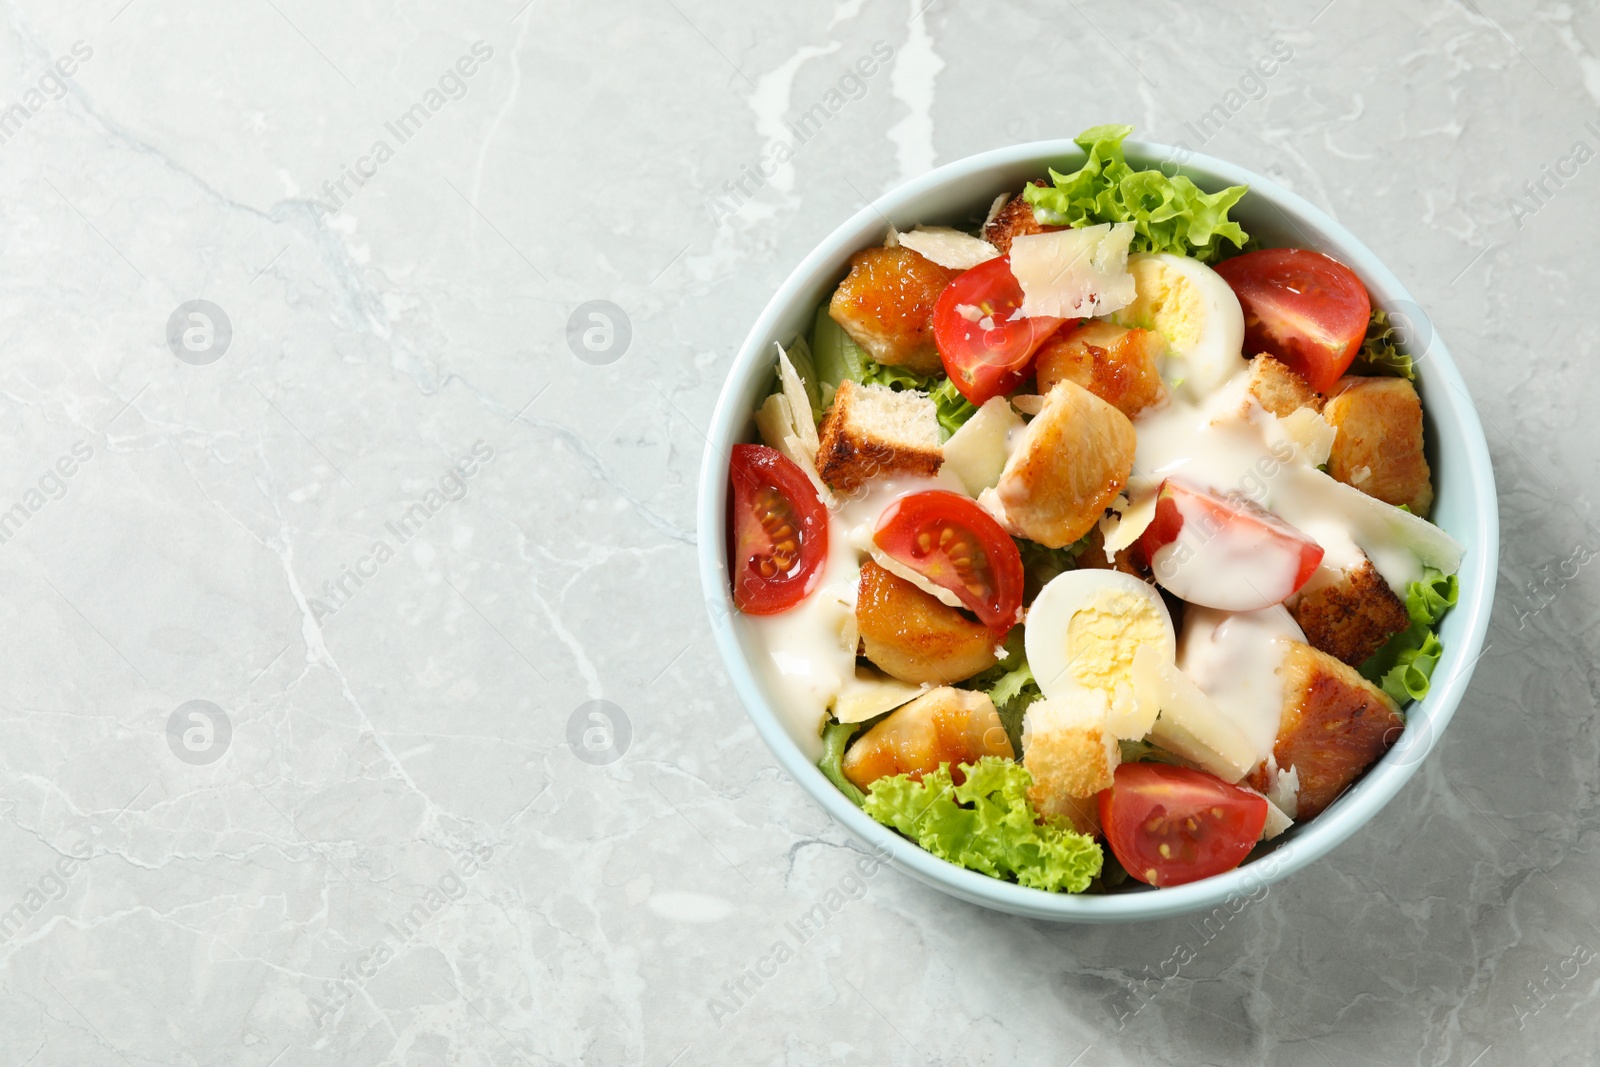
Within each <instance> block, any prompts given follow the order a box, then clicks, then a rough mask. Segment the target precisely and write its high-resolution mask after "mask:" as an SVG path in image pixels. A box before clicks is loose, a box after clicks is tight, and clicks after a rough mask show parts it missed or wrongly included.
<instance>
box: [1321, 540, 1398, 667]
mask: <svg viewBox="0 0 1600 1067" xmlns="http://www.w3.org/2000/svg"><path fill="white" fill-rule="evenodd" d="M1294 621H1295V622H1297V623H1299V624H1300V629H1302V630H1304V631H1305V635H1306V640H1307V641H1308V642H1310V644H1311V647H1312V648H1316V649H1321V650H1322V651H1323V652H1326V653H1327V654H1328V655H1330V656H1332V657H1334V658H1335V659H1341V660H1344V662H1346V663H1348V664H1350V666H1352V667H1359V666H1361V664H1363V663H1365V662H1366V661H1367V658H1368V657H1370V656H1371V655H1372V654H1373V653H1374V652H1376V651H1378V649H1379V648H1381V647H1383V643H1384V642H1385V641H1387V640H1389V638H1390V636H1391V635H1393V634H1397V633H1399V632H1400V631H1401V630H1404V629H1405V628H1406V627H1407V626H1410V625H1411V618H1410V616H1408V615H1407V614H1406V606H1405V604H1404V602H1402V601H1401V599H1400V598H1399V597H1397V596H1395V594H1394V590H1392V589H1390V588H1389V583H1388V582H1386V581H1384V580H1383V576H1382V575H1380V574H1379V573H1378V572H1377V570H1376V569H1375V568H1374V567H1373V566H1372V562H1371V561H1370V560H1362V561H1361V565H1360V566H1358V567H1353V568H1351V569H1350V570H1348V571H1345V572H1344V573H1343V574H1342V575H1340V577H1339V578H1338V580H1336V581H1330V582H1327V583H1325V584H1321V585H1319V584H1317V579H1315V578H1313V579H1312V583H1311V585H1309V586H1308V587H1307V588H1306V590H1305V591H1303V592H1302V593H1301V594H1300V602H1299V603H1298V604H1296V605H1295V608H1294Z"/></svg>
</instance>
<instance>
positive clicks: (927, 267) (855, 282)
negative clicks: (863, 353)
mask: <svg viewBox="0 0 1600 1067" xmlns="http://www.w3.org/2000/svg"><path fill="white" fill-rule="evenodd" d="M959 273H961V272H960V271H954V270H949V269H948V268H945V267H941V266H939V265H938V264H937V263H935V262H933V261H932V260H931V259H928V258H927V257H925V256H923V255H921V254H920V253H917V252H913V251H912V250H911V249H909V248H907V247H905V246H904V245H901V246H899V247H898V248H864V249H862V250H861V251H860V252H857V253H856V254H855V255H853V256H851V257H850V273H849V274H848V275H846V276H845V279H844V281H842V282H840V283H839V288H838V289H835V290H834V293H833V300H832V301H831V302H830V303H829V304H828V314H829V315H830V316H832V318H833V321H834V322H837V323H838V324H839V325H840V326H842V327H844V332H845V333H847V334H849V335H850V337H851V339H852V340H854V341H855V343H856V344H858V345H860V346H861V347H862V348H864V349H866V350H867V354H868V355H870V356H871V357H872V358H873V359H875V360H877V361H878V362H879V363H883V364H886V365H888V366H891V367H906V368H907V369H909V370H913V371H916V372H917V373H918V374H932V373H934V372H935V371H937V370H939V369H940V367H941V365H942V364H941V363H940V361H939V350H938V348H936V347H935V346H934V343H933V305H934V304H935V303H936V302H937V301H938V299H939V294H940V293H942V292H944V287H945V286H946V285H948V284H949V283H950V279H952V278H954V277H955V276H956V275H957V274H959Z"/></svg>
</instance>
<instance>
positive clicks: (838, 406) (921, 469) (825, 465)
mask: <svg viewBox="0 0 1600 1067" xmlns="http://www.w3.org/2000/svg"><path fill="white" fill-rule="evenodd" d="M943 463H944V448H943V445H942V444H941V443H940V441H939V414H938V409H937V408H935V407H934V403H933V401H932V400H930V399H928V397H927V395H926V394H924V393H919V392H917V391H916V390H913V389H908V390H905V391H903V392H896V391H895V390H893V389H891V388H889V387H888V386H887V385H861V384H859V383H857V382H854V381H851V380H850V379H848V378H846V379H845V380H844V381H842V382H840V383H839V391H838V392H837V393H835V394H834V397H833V407H831V408H829V409H828V414H827V416H826V417H824V418H823V420H822V430H821V433H820V435H819V441H818V446H817V469H818V471H819V473H821V475H822V480H823V481H825V482H827V483H828V484H829V485H830V486H832V487H833V488H834V489H835V490H837V491H839V492H841V493H853V492H855V490H857V489H859V488H860V487H861V485H862V483H863V482H865V481H867V480H868V479H869V478H880V477H886V476H888V475H891V474H914V475H921V476H923V477H927V478H931V477H933V476H934V475H935V474H938V473H939V467H940V466H941V465H942V464H943Z"/></svg>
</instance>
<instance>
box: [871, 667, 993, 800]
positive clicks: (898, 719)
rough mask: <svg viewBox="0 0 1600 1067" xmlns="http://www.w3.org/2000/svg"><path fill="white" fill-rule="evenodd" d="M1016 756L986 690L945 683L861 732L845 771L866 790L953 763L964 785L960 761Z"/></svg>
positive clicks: (957, 775) (919, 775) (954, 775)
mask: <svg viewBox="0 0 1600 1067" xmlns="http://www.w3.org/2000/svg"><path fill="white" fill-rule="evenodd" d="M1014 755H1015V753H1014V752H1012V750H1011V741H1010V739H1008V738H1007V737H1006V731H1005V727H1004V726H1002V725H1001V724H1000V713H999V712H998V711H996V710H995V706H994V702H993V701H991V700H990V699H989V696H988V694H987V693H978V692H974V691H973V690H970V689H952V688H951V687H949V686H942V687H940V688H938V689H930V690H929V691H928V692H926V693H924V694H922V695H921V696H919V697H917V698H916V699H915V700H913V701H912V702H911V703H909V704H906V705H905V706H904V707H901V708H899V709H898V710H896V711H893V712H890V713H889V717H888V718H886V719H884V720H883V721H882V722H880V723H878V725H876V726H874V727H873V728H872V729H870V730H868V731H867V732H866V733H865V734H862V735H861V738H860V740H858V741H856V743H855V744H853V745H851V746H850V749H849V751H847V752H846V753H845V754H844V763H843V770H844V776H845V777H846V778H848V779H850V781H851V782H852V783H854V784H855V786H856V788H857V789H863V790H866V789H871V788H872V783H873V782H876V781H877V780H878V779H879V778H885V777H888V776H889V775H894V774H909V775H911V776H912V777H913V778H918V779H920V778H921V777H922V776H923V775H924V774H931V773H932V772H934V771H936V770H938V769H939V764H941V763H948V764H950V770H951V776H952V777H953V778H954V779H955V780H956V782H957V783H959V782H961V781H962V780H963V778H962V775H961V773H960V771H959V770H958V769H957V768H958V766H959V765H960V764H962V763H976V762H977V761H978V760H979V759H980V758H982V757H984V756H1003V757H1005V758H1006V759H1010V758H1012V756H1014Z"/></svg>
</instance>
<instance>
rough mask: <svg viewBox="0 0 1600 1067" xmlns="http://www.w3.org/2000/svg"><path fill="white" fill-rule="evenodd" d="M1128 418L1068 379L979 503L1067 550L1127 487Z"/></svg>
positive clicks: (1024, 532) (1007, 523)
mask: <svg viewBox="0 0 1600 1067" xmlns="http://www.w3.org/2000/svg"><path fill="white" fill-rule="evenodd" d="M1136 443H1137V442H1136V439H1135V435H1134V430H1133V423H1131V422H1129V421H1128V416H1126V415H1124V414H1123V413H1122V412H1120V411H1118V410H1117V409H1116V408H1114V407H1112V406H1111V405H1110V404H1108V403H1106V402H1105V401H1104V400H1101V399H1100V398H1099V397H1097V396H1095V395H1094V394H1093V393H1091V392H1089V390H1087V389H1085V388H1083V387H1082V386H1081V385H1077V384H1076V383H1074V382H1071V381H1065V380H1063V381H1060V382H1057V383H1056V387H1055V388H1054V389H1052V390H1050V392H1049V393H1047V394H1046V395H1045V398H1044V408H1043V410H1041V411H1040V412H1039V414H1038V415H1036V416H1034V419H1033V421H1032V422H1030V423H1028V428H1027V430H1026V431H1025V433H1024V434H1023V438H1022V443H1021V444H1020V445H1019V446H1018V447H1017V450H1016V451H1015V452H1013V453H1012V455H1011V458H1010V459H1008V460H1007V461H1006V468H1005V472H1004V473H1003V474H1001V475H1000V484H999V485H996V486H995V487H994V488H993V489H986V490H984V492H983V494H982V496H980V497H979V502H980V503H981V504H983V506H984V507H985V508H987V509H988V510H989V513H990V514H992V515H994V516H995V518H997V519H999V520H1000V524H1001V525H1002V526H1004V527H1005V528H1006V529H1007V530H1008V531H1009V532H1010V533H1012V534H1014V535H1016V536H1018V537H1026V538H1028V539H1029V540H1032V541H1037V542H1039V543H1040V544H1041V545H1044V546H1046V547H1047V548H1065V547H1066V546H1067V545H1070V544H1072V542H1074V541H1076V540H1077V539H1078V538H1080V537H1082V536H1083V535H1084V534H1086V533H1088V532H1089V530H1090V528H1091V527H1093V526H1094V524H1095V523H1096V522H1097V521H1099V519H1100V516H1101V514H1102V513H1103V512H1104V511H1105V509H1106V508H1107V506H1109V505H1110V503H1111V502H1112V501H1113V500H1115V499H1116V498H1117V494H1118V493H1120V492H1122V489H1123V487H1124V486H1125V485H1127V484H1128V475H1129V474H1130V473H1132V471H1133V455H1134V448H1135V445H1136Z"/></svg>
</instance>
